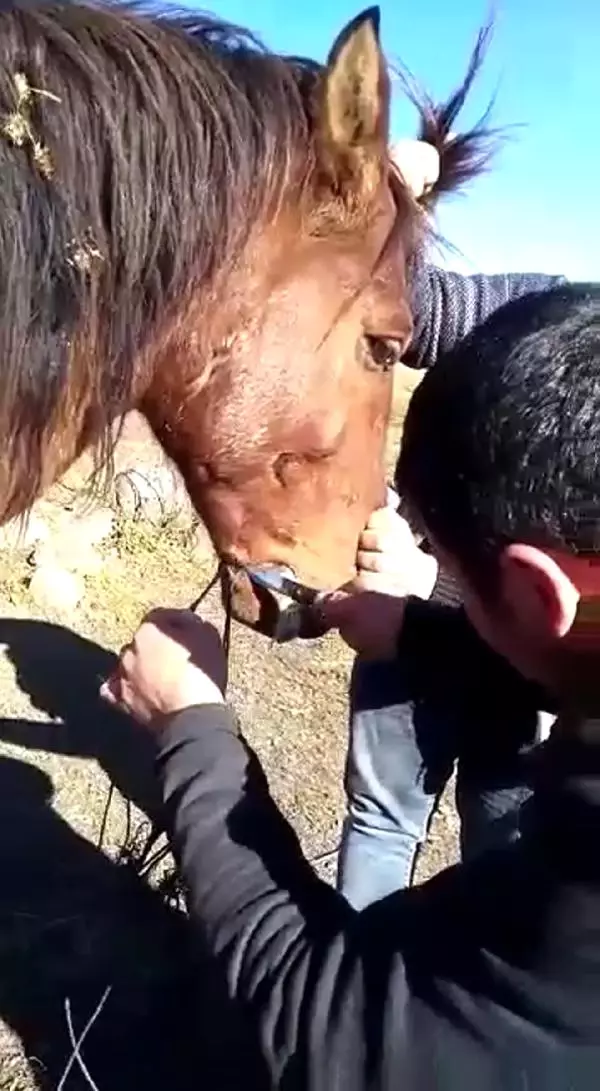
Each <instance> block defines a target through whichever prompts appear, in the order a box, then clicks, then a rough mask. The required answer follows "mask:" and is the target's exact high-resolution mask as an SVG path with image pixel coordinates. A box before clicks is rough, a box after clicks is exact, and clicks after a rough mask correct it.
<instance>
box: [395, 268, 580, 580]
mask: <svg viewBox="0 0 600 1091" xmlns="http://www.w3.org/2000/svg"><path fill="white" fill-rule="evenodd" d="M396 484H397V487H398V490H399V492H400V494H401V495H402V496H403V497H404V498H405V499H406V501H407V502H408V506H409V508H410V509H411V510H412V512H413V513H414V515H415V516H416V518H417V519H418V521H419V522H421V523H422V524H423V525H424V527H425V528H426V529H427V531H428V532H429V533H430V534H431V535H432V537H433V539H434V540H435V541H436V542H437V544H438V545H439V546H441V547H442V548H443V549H444V550H446V551H447V552H448V553H450V554H452V555H453V556H454V557H455V558H456V559H457V560H458V561H459V563H460V564H461V566H462V568H463V569H464V571H465V574H467V575H468V576H469V577H470V578H471V579H473V580H474V581H475V582H480V581H481V580H482V579H485V580H486V581H487V579H488V578H489V577H490V576H491V575H492V573H493V570H494V567H495V560H496V559H497V557H498V553H499V551H500V549H501V547H502V546H503V545H504V544H507V543H508V542H515V541H520V542H526V543H528V544H530V545H535V546H538V547H539V548H546V549H549V548H555V549H559V550H566V551H568V552H571V553H582V552H586V553H588V552H593V553H598V554H599V555H600V285H591V284H580V285H565V286H561V287H559V288H555V289H552V290H551V291H546V292H535V293H532V294H530V295H527V296H524V297H523V298H521V299H519V300H517V301H515V302H512V303H509V304H507V305H506V306H504V307H502V308H501V309H500V310H498V311H496V312H495V314H493V315H492V316H491V318H490V319H488V321H487V322H486V323H484V324H483V325H482V326H481V327H479V328H478V329H477V330H476V331H475V332H474V333H473V334H472V335H471V336H470V337H469V338H468V339H466V340H465V341H463V342H462V343H461V345H460V346H459V347H458V348H456V349H455V350H454V351H453V352H451V353H449V354H447V355H446V356H444V357H443V358H441V359H440V360H439V361H438V362H437V363H436V365H435V367H433V368H432V369H431V371H430V372H428V374H427V375H426V376H425V378H424V380H423V382H422V383H421V385H420V386H419V388H418V389H417V391H416V392H415V394H414V396H413V399H412V402H411V405H410V408H409V411H408V415H407V419H406V424H405V429H404V437H403V443H402V448H401V452H400V459H399V462H398V467H397V474H396Z"/></svg>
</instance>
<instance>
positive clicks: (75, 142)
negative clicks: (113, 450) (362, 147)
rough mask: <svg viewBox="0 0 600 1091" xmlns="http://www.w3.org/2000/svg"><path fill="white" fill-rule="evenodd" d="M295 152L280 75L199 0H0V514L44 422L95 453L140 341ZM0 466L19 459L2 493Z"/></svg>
mask: <svg viewBox="0 0 600 1091" xmlns="http://www.w3.org/2000/svg"><path fill="white" fill-rule="evenodd" d="M23 77H24V79H23ZM19 87H21V92H19ZM299 148H305V154H304V155H303V156H299V155H298V149H299ZM311 167H312V163H311V149H310V142H309V118H308V115H307V110H306V107H305V104H304V102H303V98H302V95H301V93H300V90H299V86H298V82H297V79H296V76H295V73H294V71H293V70H292V69H291V67H290V66H289V65H287V64H285V63H284V62H283V61H282V60H281V59H280V58H279V57H277V56H274V55H272V54H268V53H267V52H266V51H264V50H263V49H262V47H261V46H260V45H259V43H257V42H256V40H255V39H254V38H253V37H252V36H251V35H249V34H246V33H245V32H243V31H241V30H239V29H237V28H235V27H229V26H227V25H226V24H224V23H220V22H217V21H216V20H212V19H210V18H208V17H204V16H202V17H199V16H196V17H194V18H191V17H190V16H189V15H188V16H181V17H171V16H170V17H166V16H165V17H162V16H156V15H154V16H153V17H152V18H151V17H146V16H144V15H143V14H141V13H140V12H139V11H137V10H135V9H131V10H128V9H126V8H122V7H120V6H119V7H117V6H115V7H110V6H98V7H86V6H81V5H79V4H72V3H69V2H68V0H51V2H44V0H39V2H23V3H21V2H19V0H16V2H9V3H7V2H4V3H2V5H1V6H0V177H1V179H2V184H1V186H0V210H1V213H0V311H1V313H2V314H3V315H8V316H10V318H9V321H7V322H5V323H3V325H2V327H1V328H0V361H1V364H0V368H1V372H0V381H1V390H2V396H1V401H0V429H1V433H2V438H3V447H4V460H3V461H4V464H5V467H7V468H6V469H5V473H6V475H7V477H8V479H9V480H8V481H7V486H8V488H7V492H8V498H7V507H6V510H3V511H2V512H1V513H0V514H2V515H4V516H5V515H12V514H14V511H15V510H16V509H17V508H22V507H23V503H25V505H28V503H29V502H30V501H32V500H33V499H34V497H35V495H36V493H37V492H38V490H39V488H40V485H43V484H45V482H44V481H43V477H44V466H43V462H44V453H45V451H46V449H47V445H48V438H49V435H50V434H51V433H52V432H56V431H57V430H58V429H59V428H62V427H67V425H68V426H69V429H74V427H75V423H76V422H77V423H78V424H79V425H80V426H81V425H82V424H83V434H82V444H83V443H85V442H86V441H87V440H89V439H90V438H94V439H95V438H96V437H97V436H99V437H102V436H104V437H105V449H106V451H105V453H107V452H108V449H109V446H110V430H109V425H110V422H111V421H113V420H114V418H116V417H117V416H118V415H119V414H120V413H121V412H122V411H123V410H124V409H125V408H128V407H129V406H130V404H131V401H132V397H133V394H134V391H135V385H136V379H137V375H138V371H137V369H138V367H139V363H140V354H143V351H144V348H145V346H146V345H148V344H151V343H156V342H157V340H158V338H159V337H160V336H161V332H163V331H164V333H167V332H168V325H169V321H170V320H172V317H173V311H174V308H175V306H176V308H177V311H178V313H180V312H181V310H182V308H183V307H184V306H185V300H186V298H189V297H190V296H191V295H192V293H193V292H194V290H195V289H197V288H198V286H199V285H200V284H202V285H203V287H204V288H206V289H207V290H208V291H211V290H212V291H214V290H215V278H216V275H217V273H220V272H223V271H224V270H226V269H227V268H229V267H231V265H232V264H233V263H234V262H235V260H236V258H237V257H238V255H239V254H240V253H241V252H242V250H243V249H244V246H245V245H246V244H247V241H248V237H249V234H250V232H251V231H252V229H253V228H255V227H257V226H258V225H260V224H264V222H265V219H266V218H267V217H268V216H269V215H272V214H273V212H274V211H275V210H276V207H277V205H278V203H279V202H280V201H281V200H282V198H283V196H284V194H285V195H286V196H289V188H290V187H291V186H292V185H294V184H295V185H297V186H298V188H299V189H301V188H302V186H303V184H304V183H305V181H306V178H307V177H308V176H309V175H310V171H311ZM215 180H217V184H215ZM76 339H85V344H86V345H88V344H90V343H91V344H92V345H94V344H95V345H96V349H97V353H96V362H97V359H98V356H100V357H101V359H102V360H103V366H96V367H94V366H93V363H94V360H93V357H94V355H95V354H94V353H93V352H89V351H88V353H87V354H86V359H87V358H89V360H90V366H89V373H88V374H87V375H84V374H83V372H82V373H81V375H80V374H79V369H81V367H82V361H81V354H79V356H80V358H79V360H78V363H77V367H78V376H77V378H76V377H75V375H74V374H73V373H72V370H71V369H72V368H73V367H74V362H75V353H76V344H75V341H76ZM71 390H72V391H76V394H75V398H74V400H71V401H69V398H68V392H69V391H71ZM84 406H91V407H92V408H91V410H88V411H87V419H86V420H85V421H81V419H80V418H81V413H82V412H83V407H84ZM8 464H13V465H16V466H26V467H27V474H21V475H19V482H18V492H19V495H18V496H17V495H16V491H15V489H16V483H15V486H14V488H13V485H12V484H11V477H12V475H10V474H9V470H8ZM25 478H26V480H27V488H26V489H25V492H24V491H23V490H24V487H25ZM3 484H4V482H3Z"/></svg>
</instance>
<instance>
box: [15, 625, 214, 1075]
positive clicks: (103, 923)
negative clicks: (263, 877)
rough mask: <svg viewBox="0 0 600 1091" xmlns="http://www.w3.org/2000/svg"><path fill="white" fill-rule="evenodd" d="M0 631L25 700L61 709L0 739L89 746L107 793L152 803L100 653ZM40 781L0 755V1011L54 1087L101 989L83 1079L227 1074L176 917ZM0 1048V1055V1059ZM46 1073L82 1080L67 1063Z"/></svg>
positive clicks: (106, 656)
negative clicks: (102, 688)
mask: <svg viewBox="0 0 600 1091" xmlns="http://www.w3.org/2000/svg"><path fill="white" fill-rule="evenodd" d="M0 641H1V642H2V643H3V644H4V645H5V646H6V653H7V655H8V657H9V659H10V660H11V661H12V663H13V664H14V666H15V668H16V671H17V676H18V681H19V684H20V686H21V688H22V689H23V690H24V691H25V692H27V693H28V694H29V695H30V698H31V701H32V703H33V704H34V705H35V706H36V707H37V708H39V709H43V710H44V711H45V712H46V713H48V714H49V715H51V716H54V717H60V718H61V720H62V721H63V722H62V723H50V724H48V723H37V722H33V721H25V720H16V719H15V720H0V739H4V740H10V741H12V742H16V743H19V744H21V745H23V746H26V747H27V746H30V747H33V748H36V749H39V748H41V749H48V750H50V751H53V752H58V753H65V754H77V755H82V756H87V757H95V758H97V760H98V761H99V762H100V763H101V764H102V766H103V767H104V769H105V770H106V771H107V773H108V774H109V776H110V777H111V779H113V780H114V782H115V783H116V785H117V786H118V788H119V790H120V791H121V792H122V793H123V795H124V796H125V797H126V798H127V799H130V800H132V801H133V802H135V803H136V805H137V806H138V807H140V808H141V809H142V810H143V811H144V812H145V813H146V814H150V815H152V817H155V816H156V814H157V813H158V797H157V791H156V787H155V784H154V780H153V776H152V758H153V752H152V745H151V743H150V742H149V740H148V739H147V738H146V737H145V736H143V735H141V734H140V733H139V732H138V730H137V729H136V728H135V727H134V726H133V725H132V724H131V722H130V721H128V720H126V719H125V718H123V717H120V716H118V715H117V714H114V713H112V712H111V711H110V710H109V709H106V708H104V707H103V706H102V705H101V703H100V701H99V700H98V698H97V690H98V684H99V679H101V678H103V677H105V676H106V674H107V673H108V671H109V670H110V668H111V665H112V663H113V662H114V657H113V656H112V655H111V654H110V653H108V652H106V651H105V650H104V649H103V648H101V647H99V646H98V645H96V644H94V643H92V642H91V641H88V640H85V639H83V638H81V637H79V636H76V635H75V634H74V633H72V632H71V631H70V630H68V629H64V628H62V627H60V626H56V625H49V624H44V623H40V622H34V621H21V620H15V621H13V620H2V621H0ZM52 798H53V785H52V782H51V780H50V778H49V777H48V776H47V775H46V773H45V772H43V771H41V770H40V769H38V768H36V767H35V766H33V765H30V764H29V763H27V762H24V761H19V760H15V759H13V758H0V1018H1V1019H2V1020H3V1021H4V1022H5V1023H6V1024H7V1025H8V1026H10V1027H11V1028H12V1029H13V1030H14V1031H15V1032H16V1033H17V1035H18V1036H19V1038H20V1039H21V1041H22V1043H23V1047H24V1051H25V1053H26V1055H27V1057H28V1058H30V1059H33V1058H35V1064H34V1069H35V1073H36V1079H37V1081H38V1086H39V1087H40V1088H43V1089H44V1091H46V1089H48V1091H49V1089H50V1088H52V1091H56V1089H57V1087H58V1086H59V1084H60V1080H61V1078H62V1077H63V1074H64V1071H65V1066H66V1064H67V1061H68V1058H69V1055H70V1054H71V1052H72V1049H71V1044H70V1041H69V1035H68V1025H67V1007H69V1009H70V1012H71V1016H72V1022H73V1026H74V1031H75V1036H76V1037H77V1036H78V1035H79V1034H81V1032H82V1030H83V1028H84V1026H85V1024H86V1023H87V1021H88V1019H89V1018H90V1016H91V1015H92V1013H93V1012H94V1009H95V1008H96V1006H97V1004H98V1002H99V1000H100V998H101V997H102V995H103V993H104V991H105V989H106V988H107V987H109V986H110V990H111V991H110V994H109V996H108V998H107V1001H106V1004H105V1006H104V1008H103V1010H102V1012H101V1013H100V1015H99V1017H98V1019H97V1021H96V1022H95V1023H94V1025H93V1027H92V1029H91V1031H90V1033H89V1036H88V1037H87V1038H86V1041H85V1044H84V1046H83V1049H82V1053H83V1056H84V1058H85V1063H86V1064H87V1066H88V1068H89V1071H90V1073H91V1075H92V1077H93V1080H94V1081H95V1083H96V1084H97V1085H98V1086H99V1087H103V1088H110V1091H121V1089H122V1091H126V1089H127V1091H132V1089H134V1088H135V1089H138V1088H139V1091H150V1089H153V1088H161V1089H164V1088H165V1087H168V1088H169V1089H173V1091H179V1089H184V1088H185V1089H187V1088H190V1089H191V1088H192V1087H193V1088H195V1089H197V1088H199V1087H201V1088H210V1089H212V1088H215V1089H216V1088H219V1091H221V1089H223V1091H225V1089H226V1088H230V1087H233V1086H235V1084H234V1082H233V1077H232V1076H231V1074H230V1073H229V1072H228V1067H227V1065H226V1063H225V1057H226V1056H228V1055H230V1054H231V1043H232V1040H233V1039H232V1035H233V1033H234V1032H233V1020H232V1019H231V1013H230V1012H229V1010H228V1008H227V1006H226V1003H225V1001H224V999H221V998H222V996H223V992H222V987H221V985H220V983H219V982H218V981H217V980H216V979H215V973H214V970H210V971H209V968H208V966H207V965H206V964H205V963H204V960H203V959H202V958H201V956H200V954H199V953H198V951H197V949H194V952H193V957H190V956H191V954H192V944H191V942H190V940H191V936H190V931H189V922H188V921H187V919H186V918H185V916H184V914H183V913H182V912H180V911H179V910H177V909H174V908H172V907H170V906H168V905H167V904H166V903H165V901H164V899H163V898H162V897H161V896H159V894H157V893H156V892H155V891H154V890H152V889H151V888H150V887H149V886H148V885H147V883H146V882H145V881H144V880H142V879H140V878H139V876H138V875H137V874H136V873H135V872H133V871H132V870H131V869H130V868H128V867H125V866H121V865H118V864H116V863H114V862H113V861H111V860H110V859H109V858H108V857H107V856H106V855H104V853H102V852H101V851H100V850H99V849H97V848H96V847H94V846H93V845H91V844H90V843H89V842H88V841H87V840H85V839H84V838H82V837H80V836H79V835H78V834H77V833H76V832H75V831H74V830H73V829H72V828H71V827H70V826H69V825H68V823H66V822H65V821H63V819H62V818H61V817H60V816H59V815H58V814H57V813H56V811H55V810H54V809H53V807H52ZM0 1062H1V1057H0ZM60 1086H61V1091H62V1089H63V1087H64V1088H65V1089H66V1091H79V1089H83V1088H86V1089H89V1087H90V1086H91V1084H90V1083H89V1081H88V1080H87V1079H86V1078H85V1077H84V1076H83V1074H82V1073H81V1071H80V1070H79V1069H78V1067H77V1065H75V1066H74V1067H73V1069H72V1070H71V1072H70V1074H69V1076H68V1078H67V1080H66V1082H65V1083H64V1084H62V1085H60Z"/></svg>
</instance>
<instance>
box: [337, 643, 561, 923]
mask: <svg viewBox="0 0 600 1091" xmlns="http://www.w3.org/2000/svg"><path fill="white" fill-rule="evenodd" d="M404 674H406V672H404ZM404 674H403V671H402V664H401V662H398V661H395V662H392V663H372V662H363V661H361V660H360V659H359V660H357V661H356V663H355V667H354V671H353V677H352V686H351V719H350V748H349V753H348V762H347V768H346V791H347V795H348V815H347V818H346V821H345V823H344V829H343V835H342V844H341V849H340V857H339V864H338V888H339V889H340V890H341V892H342V893H343V894H344V895H345V896H346V898H347V899H348V901H349V902H350V903H351V904H352V905H353V906H354V907H355V908H356V909H362V908H364V907H365V906H366V905H369V904H370V903H371V902H374V901H377V900H378V899H380V898H383V897H385V896H386V895H387V894H390V893H392V892H393V891H396V890H398V889H401V888H403V887H406V886H408V885H410V883H411V881H412V877H413V872H414V867H415V863H416V859H417V853H418V850H419V847H420V846H421V845H422V844H423V842H424V840H425V839H426V836H427V831H428V828H429V824H430V821H431V818H432V815H433V813H434V811H435V807H436V804H437V802H438V800H439V797H440V795H441V793H442V792H443V790H444V788H445V787H446V785H447V783H448V780H449V778H450V776H451V774H452V772H453V770H454V767H455V764H456V761H457V758H460V760H459V762H458V769H457V791H456V801H457V807H458V812H459V815H460V819H461V850H462V856H463V859H465V858H467V859H468V858H472V857H473V856H476V855H478V854H480V853H482V852H484V851H486V850H488V849H490V848H494V847H499V846H501V845H505V844H507V843H508V842H510V841H512V840H514V839H516V838H517V837H518V836H519V815H520V810H521V806H522V804H523V803H524V802H525V801H526V800H527V799H528V797H529V795H530V790H529V788H528V787H527V783H526V777H525V771H524V762H523V755H524V754H525V753H527V752H528V751H530V750H531V747H532V745H534V744H535V743H536V741H538V739H539V732H540V719H539V716H538V712H537V709H534V708H532V707H530V708H527V707H517V708H514V707H513V708H512V709H511V710H510V713H509V715H508V716H507V705H506V703H505V702H503V701H502V700H501V695H498V697H499V700H498V702H496V701H495V696H496V695H495V694H494V693H490V694H489V703H488V705H487V707H485V708H481V710H480V715H478V714H477V711H476V710H475V709H473V708H469V709H467V708H465V707H464V705H462V704H461V698H460V695H459V693H458V692H457V693H456V694H453V693H452V692H447V691H445V692H442V693H439V692H438V693H436V692H435V690H436V687H435V685H434V686H432V692H431V694H427V695H425V696H423V694H414V693H412V692H411V680H410V678H408V677H405V676H404ZM507 721H508V722H507Z"/></svg>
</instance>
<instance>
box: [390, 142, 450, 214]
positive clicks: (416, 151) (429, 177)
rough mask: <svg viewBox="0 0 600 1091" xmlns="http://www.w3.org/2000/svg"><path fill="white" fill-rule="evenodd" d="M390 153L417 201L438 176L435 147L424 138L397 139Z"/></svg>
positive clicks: (437, 156) (438, 156) (437, 155)
mask: <svg viewBox="0 0 600 1091" xmlns="http://www.w3.org/2000/svg"><path fill="white" fill-rule="evenodd" d="M391 154H392V159H393V160H394V162H395V163H396V166H397V167H398V168H399V170H400V173H401V175H402V178H403V179H404V182H405V184H406V185H407V186H408V188H409V189H410V190H411V192H412V194H413V196H414V197H415V198H416V200H417V201H418V200H419V198H421V197H423V196H424V194H425V193H426V192H427V191H428V190H430V189H432V188H433V186H434V185H435V183H436V182H437V180H438V178H439V175H440V155H439V152H438V150H437V148H434V147H433V145H432V144H427V143H426V142H425V141H424V140H398V141H397V142H396V144H394V145H393V147H392V149H391Z"/></svg>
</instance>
